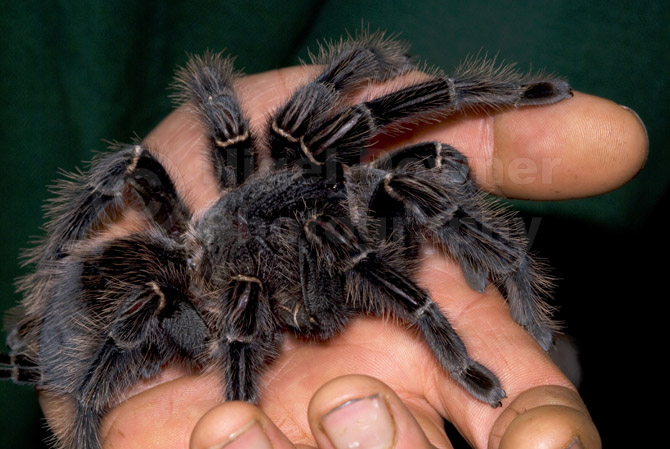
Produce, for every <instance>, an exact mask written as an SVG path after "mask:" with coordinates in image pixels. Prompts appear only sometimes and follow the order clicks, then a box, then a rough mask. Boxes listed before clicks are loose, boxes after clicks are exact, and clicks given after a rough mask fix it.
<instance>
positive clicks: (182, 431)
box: [100, 375, 220, 449]
mask: <svg viewBox="0 0 670 449" xmlns="http://www.w3.org/2000/svg"><path fill="white" fill-rule="evenodd" d="M161 380H162V379H161ZM157 381H160V380H155V382H157ZM138 387H140V388H142V387H141V386H140V385H138ZM147 387H148V389H146V390H144V391H141V392H139V393H136V391H137V390H134V391H131V392H129V397H128V398H127V399H126V400H124V401H122V402H120V403H119V404H118V405H117V406H116V407H114V408H113V409H112V410H110V411H109V413H108V414H107V416H105V418H104V420H103V422H102V426H101V430H100V438H101V441H102V447H103V448H104V449H114V448H124V449H140V448H146V447H161V448H165V449H184V448H186V447H189V441H190V438H191V433H192V432H193V429H194V427H195V425H196V423H197V422H198V420H199V419H200V418H201V417H202V416H203V415H205V414H206V413H207V412H208V411H209V410H210V409H212V408H213V407H215V406H217V405H218V404H219V402H218V401H217V394H218V392H219V391H220V387H219V381H218V379H215V378H214V377H213V376H202V375H200V376H196V375H182V376H181V377H176V378H175V379H173V380H169V381H167V382H163V383H161V384H159V385H148V386H147ZM136 388H137V387H136ZM135 393H136V394H135Z"/></svg>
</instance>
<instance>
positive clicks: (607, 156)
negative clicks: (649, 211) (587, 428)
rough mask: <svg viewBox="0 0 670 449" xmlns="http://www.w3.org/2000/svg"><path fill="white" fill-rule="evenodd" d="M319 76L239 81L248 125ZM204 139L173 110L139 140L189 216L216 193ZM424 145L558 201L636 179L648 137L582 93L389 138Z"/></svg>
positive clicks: (515, 189) (515, 188)
mask: <svg viewBox="0 0 670 449" xmlns="http://www.w3.org/2000/svg"><path fill="white" fill-rule="evenodd" d="M317 71H318V68H316V67H313V66H305V67H290V68H285V69H280V70H274V71H270V72H264V73H260V74H255V75H250V76H247V77H244V78H241V79H240V80H238V82H237V84H236V88H237V91H238V97H239V99H240V101H241V103H242V105H243V110H244V111H245V113H246V115H247V116H248V117H249V118H250V122H251V128H252V129H253V130H254V131H255V132H256V133H262V132H263V131H264V127H265V125H266V124H267V119H268V116H269V114H270V113H271V112H272V111H273V110H275V109H276V108H277V107H278V106H279V105H280V104H281V103H282V102H283V101H285V100H286V99H287V98H288V96H289V95H290V94H291V93H292V92H293V90H294V89H296V88H297V87H298V86H300V85H302V84H304V83H306V82H308V81H309V80H310V78H311V77H312V76H313V75H314V74H315V73H317ZM417 76H424V75H417ZM376 90H377V92H381V90H380V89H379V88H377V89H376ZM373 93H374V92H373ZM373 93H371V95H372V94H373ZM363 96H364V95H363ZM205 135H206V130H205V129H204V128H203V127H202V125H201V124H200V123H199V122H198V121H197V120H196V119H195V118H194V117H193V116H192V113H191V112H190V111H188V110H187V109H186V108H179V109H177V110H175V111H174V112H173V113H172V114H170V115H169V116H168V117H167V118H166V119H165V120H164V121H163V122H161V123H160V124H159V125H158V126H157V127H156V128H155V129H154V130H153V131H152V133H151V134H150V135H149V136H148V137H147V139H146V141H147V142H148V143H149V144H150V145H151V146H152V147H154V148H156V149H158V150H159V151H161V153H164V154H165V156H166V158H167V161H168V162H169V163H171V164H172V165H173V166H175V167H176V170H174V171H175V172H179V173H181V174H182V176H183V177H184V179H187V180H188V183H187V184H188V185H187V188H188V190H189V193H186V194H185V196H186V197H187V200H191V201H190V203H189V204H192V205H194V208H196V209H198V208H201V207H205V206H206V205H207V204H211V201H213V200H214V199H215V197H216V194H217V190H216V183H215V182H214V179H213V177H212V174H211V167H209V166H207V164H208V159H207V158H205V157H202V156H203V155H204V154H205V150H206V147H207V140H206V139H205V138H204V136H205ZM430 140H438V141H441V142H445V143H448V144H451V145H453V146H455V147H456V148H458V149H459V150H461V151H462V152H463V153H465V154H466V155H467V156H468V158H469V160H470V164H471V166H472V170H473V174H474V176H475V179H476V181H477V182H478V183H479V184H480V185H481V186H482V188H484V189H485V190H487V191H490V192H492V193H495V194H498V195H502V196H506V197H510V198H527V199H547V200H558V199H567V198H576V197H584V196H591V195H596V194H600V193H604V192H607V191H610V190H612V189H614V188H616V187H618V186H620V185H622V184H624V183H625V182H627V181H628V180H630V179H631V178H632V177H633V176H635V174H636V173H638V172H639V170H640V169H641V168H642V166H643V165H644V162H645V161H646V158H647V151H648V139H647V134H646V130H645V128H644V125H643V123H642V122H641V121H640V119H639V117H638V116H637V115H636V114H635V113H634V112H632V111H631V110H629V109H627V108H624V107H621V106H619V105H617V104H615V103H613V102H611V101H609V100H605V99H603V98H599V97H594V96H591V95H586V94H581V93H576V94H575V96H574V98H572V99H569V100H565V101H562V102H560V103H557V104H554V105H550V106H542V107H526V108H520V109H509V110H506V111H505V112H504V113H494V114H489V115H487V114H469V115H460V114H459V115H458V116H455V117H454V118H450V119H448V120H445V121H443V122H440V123H436V124H432V125H422V126H421V127H419V128H412V129H411V132H410V133H407V134H405V135H401V136H394V137H393V139H392V142H393V143H392V145H393V146H394V147H398V146H401V145H405V144H411V143H416V142H420V141H430ZM382 142H383V140H382ZM386 143H388V140H387V141H386ZM165 148H167V149H165ZM194 155H198V157H193V156H194ZM177 182H179V180H177Z"/></svg>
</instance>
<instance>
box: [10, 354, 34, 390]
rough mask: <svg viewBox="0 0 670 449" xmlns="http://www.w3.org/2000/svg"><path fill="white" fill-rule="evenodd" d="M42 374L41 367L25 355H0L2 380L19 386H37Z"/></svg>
mask: <svg viewBox="0 0 670 449" xmlns="http://www.w3.org/2000/svg"><path fill="white" fill-rule="evenodd" d="M40 378H41V373H40V369H39V366H37V364H35V362H34V361H32V360H30V358H28V357H27V356H25V355H24V354H20V353H19V354H1V353H0V379H1V380H4V379H9V380H11V381H13V382H14V383H17V384H23V385H37V384H38V383H39V382H40Z"/></svg>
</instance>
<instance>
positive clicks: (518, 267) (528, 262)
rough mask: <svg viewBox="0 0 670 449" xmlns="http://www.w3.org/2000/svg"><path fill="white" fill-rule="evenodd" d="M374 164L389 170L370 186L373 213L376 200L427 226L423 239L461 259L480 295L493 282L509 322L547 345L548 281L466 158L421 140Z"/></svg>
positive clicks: (518, 228) (516, 222)
mask: <svg viewBox="0 0 670 449" xmlns="http://www.w3.org/2000/svg"><path fill="white" fill-rule="evenodd" d="M416 161H418V163H417V162H416ZM373 166H374V167H377V168H381V169H384V170H388V171H389V174H388V175H387V176H385V177H384V179H383V180H382V181H380V183H379V186H378V188H377V189H376V190H375V193H376V195H375V196H374V197H373V199H372V201H371V203H370V204H371V207H370V209H371V211H374V210H375V208H376V206H375V203H383V204H384V205H385V207H386V208H387V210H394V209H400V210H403V211H406V213H407V214H408V220H409V222H410V223H413V224H416V225H417V226H418V227H419V228H420V229H423V230H427V231H428V234H429V235H428V237H429V239H430V240H432V241H433V242H435V243H437V244H438V245H439V246H441V247H442V248H443V250H445V252H447V253H448V254H450V255H451V256H452V257H454V258H455V259H456V260H457V261H458V262H459V263H460V265H461V268H462V269H463V272H464V274H465V278H466V280H467V282H468V284H469V285H470V286H471V287H472V288H473V289H474V290H477V291H480V292H483V291H484V289H485V288H486V286H487V284H488V282H489V280H492V281H493V282H494V283H495V284H496V286H498V287H499V288H500V289H501V290H502V293H503V295H504V296H505V298H506V299H507V301H508V303H509V306H510V311H511V313H512V317H513V318H514V319H515V321H516V322H517V323H519V324H520V325H522V326H523V327H524V328H525V329H526V330H527V331H528V332H530V334H531V335H533V337H535V339H536V340H537V341H538V342H539V343H540V345H541V346H542V347H543V348H544V349H545V350H548V349H549V348H550V347H551V345H552V343H553V333H554V331H555V330H556V328H555V325H553V324H552V322H551V320H550V319H549V318H548V316H549V313H548V312H549V308H548V306H547V304H546V303H545V302H544V300H543V298H544V297H546V296H547V295H548V289H549V287H550V282H549V281H548V279H547V276H546V275H545V273H544V272H543V269H542V266H541V264H540V263H538V262H537V261H536V260H535V259H533V257H531V255H529V254H528V247H529V243H528V239H527V237H526V236H525V234H524V226H523V222H522V221H521V220H520V219H517V218H515V217H513V216H512V215H511V213H510V212H507V211H504V210H502V209H500V208H497V209H496V207H495V205H494V204H493V203H492V202H491V200H489V199H486V198H485V197H484V196H483V194H482V193H480V192H478V190H477V188H476V186H475V185H474V182H473V181H472V178H471V177H470V175H469V168H468V165H467V160H466V158H465V156H463V155H462V154H460V153H459V152H458V151H457V150H456V149H454V148H453V147H451V146H449V145H445V144H441V143H439V142H427V143H422V144H418V145H414V146H410V147H406V148H401V149H399V150H396V151H395V152H392V153H390V154H388V155H385V156H383V157H382V158H380V159H379V160H378V161H375V162H374V163H373ZM381 199H383V201H381ZM394 204H395V206H394Z"/></svg>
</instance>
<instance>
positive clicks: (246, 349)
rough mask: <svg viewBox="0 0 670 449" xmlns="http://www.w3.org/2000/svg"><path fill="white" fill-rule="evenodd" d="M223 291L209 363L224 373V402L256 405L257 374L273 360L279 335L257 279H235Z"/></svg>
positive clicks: (257, 393) (246, 277)
mask: <svg viewBox="0 0 670 449" xmlns="http://www.w3.org/2000/svg"><path fill="white" fill-rule="evenodd" d="M226 290H227V298H226V300H225V301H224V304H223V308H224V311H223V312H222V313H221V317H220V320H219V323H218V324H217V325H218V327H219V330H218V333H217V335H219V336H220V337H219V339H218V341H216V342H214V344H215V345H216V348H215V350H214V351H212V354H211V357H212V363H213V364H214V366H216V367H217V368H216V369H217V370H218V371H219V372H222V373H224V378H225V400H227V401H248V402H252V403H257V402H258V400H259V399H260V395H259V393H260V392H259V389H258V386H259V379H260V373H261V372H262V369H263V368H264V367H265V366H267V364H268V363H269V361H270V360H272V359H273V358H274V357H276V355H277V352H278V349H279V348H278V346H279V342H280V335H281V334H280V331H279V328H278V326H277V325H276V324H275V323H274V322H273V317H272V312H271V310H270V304H269V301H268V298H267V296H266V292H265V291H264V288H263V284H262V283H261V281H260V280H259V279H258V278H256V277H254V276H247V275H237V276H235V277H234V278H233V279H231V281H230V283H229V285H228V288H227V289H226Z"/></svg>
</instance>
